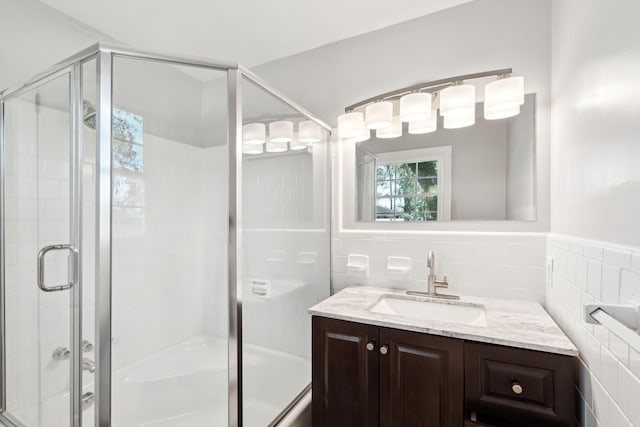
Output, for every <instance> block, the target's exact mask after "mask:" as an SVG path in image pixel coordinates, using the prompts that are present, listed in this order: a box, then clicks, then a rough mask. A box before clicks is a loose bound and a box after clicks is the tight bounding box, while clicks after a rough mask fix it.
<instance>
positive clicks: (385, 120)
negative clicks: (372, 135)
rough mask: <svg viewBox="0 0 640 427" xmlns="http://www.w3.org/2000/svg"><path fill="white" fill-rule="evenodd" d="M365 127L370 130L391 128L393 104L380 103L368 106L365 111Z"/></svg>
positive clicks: (387, 102)
mask: <svg viewBox="0 0 640 427" xmlns="http://www.w3.org/2000/svg"><path fill="white" fill-rule="evenodd" d="M365 117H366V119H365V121H364V123H365V125H367V128H369V129H374V130H375V129H384V128H386V127H388V126H391V123H392V121H393V103H391V102H389V101H379V102H374V103H373V104H370V105H367V108H366V109H365Z"/></svg>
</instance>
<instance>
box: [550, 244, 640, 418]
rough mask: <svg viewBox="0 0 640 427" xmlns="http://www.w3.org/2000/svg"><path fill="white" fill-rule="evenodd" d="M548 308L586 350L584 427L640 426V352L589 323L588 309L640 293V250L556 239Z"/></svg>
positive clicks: (583, 365) (582, 391)
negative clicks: (585, 308)
mask: <svg viewBox="0 0 640 427" xmlns="http://www.w3.org/2000/svg"><path fill="white" fill-rule="evenodd" d="M547 256H548V257H549V258H552V259H553V272H552V275H551V280H550V281H549V282H548V283H547V285H546V286H547V292H546V307H547V310H548V311H549V313H550V314H551V315H552V317H553V318H554V319H555V320H556V322H557V323H558V324H559V325H560V327H561V328H562V329H563V330H564V331H565V333H567V335H569V337H570V338H571V340H572V341H573V342H574V343H575V345H576V346H577V347H578V349H579V350H580V376H579V377H580V382H579V384H578V385H577V387H578V390H579V392H580V394H579V398H580V399H579V404H580V406H579V408H580V411H581V420H580V423H581V425H582V426H584V427H595V426H602V427H608V426H611V427H623V426H638V425H640V406H638V404H637V396H639V395H640V353H638V352H637V351H635V350H634V349H633V348H630V347H629V345H628V343H626V342H624V341H622V340H621V339H620V338H618V337H617V336H616V335H614V334H612V333H610V332H609V331H608V330H607V329H606V328H604V327H603V326H599V325H592V324H588V323H586V322H585V320H584V309H583V307H584V305H585V304H593V303H598V302H603V303H621V304H625V303H628V302H629V301H630V300H632V299H633V298H634V297H637V296H638V294H639V293H640V248H631V247H622V246H617V245H614V244H610V243H607V242H599V241H593V240H584V239H578V238H575V237H570V236H566V235H558V234H551V235H549V237H548V242H547Z"/></svg>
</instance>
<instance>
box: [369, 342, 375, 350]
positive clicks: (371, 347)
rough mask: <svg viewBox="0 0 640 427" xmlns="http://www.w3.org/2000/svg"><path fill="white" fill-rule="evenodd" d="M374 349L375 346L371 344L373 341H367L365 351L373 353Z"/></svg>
mask: <svg viewBox="0 0 640 427" xmlns="http://www.w3.org/2000/svg"><path fill="white" fill-rule="evenodd" d="M374 348H376V345H375V344H374V343H373V341H369V342H368V343H367V350H369V351H373V349H374Z"/></svg>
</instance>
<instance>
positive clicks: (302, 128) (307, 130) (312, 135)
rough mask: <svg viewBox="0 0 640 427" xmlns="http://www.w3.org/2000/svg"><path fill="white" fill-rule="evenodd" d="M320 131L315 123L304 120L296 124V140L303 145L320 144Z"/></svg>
mask: <svg viewBox="0 0 640 427" xmlns="http://www.w3.org/2000/svg"><path fill="white" fill-rule="evenodd" d="M321 136H322V131H321V129H320V126H319V125H318V124H317V123H314V122H313V121H311V120H305V121H303V122H300V124H298V139H299V141H300V142H303V143H305V144H313V143H314V142H320V139H321Z"/></svg>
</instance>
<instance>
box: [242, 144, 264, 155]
mask: <svg viewBox="0 0 640 427" xmlns="http://www.w3.org/2000/svg"><path fill="white" fill-rule="evenodd" d="M263 147H264V145H262V144H247V143H243V144H242V153H243V154H262V153H263V152H264V149H263Z"/></svg>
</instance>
